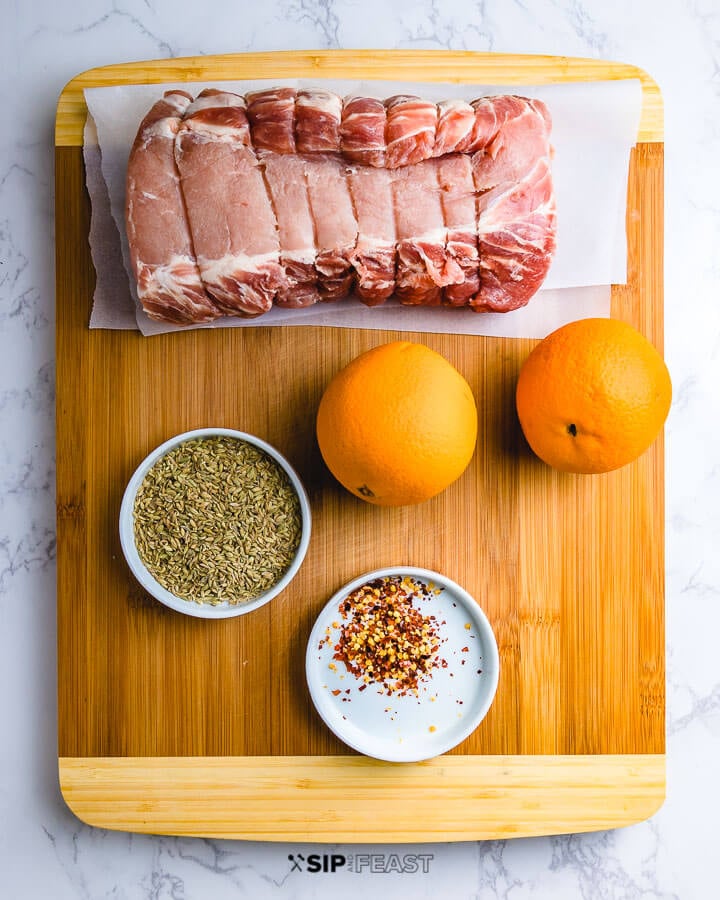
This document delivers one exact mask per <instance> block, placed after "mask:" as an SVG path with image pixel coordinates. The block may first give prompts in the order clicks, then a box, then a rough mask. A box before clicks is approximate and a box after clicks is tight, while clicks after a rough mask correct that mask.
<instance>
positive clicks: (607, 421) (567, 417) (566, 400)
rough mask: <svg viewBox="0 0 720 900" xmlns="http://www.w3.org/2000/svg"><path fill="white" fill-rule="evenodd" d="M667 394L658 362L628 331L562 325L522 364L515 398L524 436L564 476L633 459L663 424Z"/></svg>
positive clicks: (598, 323)
mask: <svg viewBox="0 0 720 900" xmlns="http://www.w3.org/2000/svg"><path fill="white" fill-rule="evenodd" d="M671 394H672V387H671V384H670V375H669V373H668V370H667V367H666V366H665V363H664V362H663V359H662V357H661V356H660V354H659V353H658V352H657V350H656V349H655V348H654V347H653V345H652V344H651V343H650V342H649V341H648V340H647V339H646V338H644V337H643V335H642V334H640V332H639V331H637V330H636V329H635V328H633V327H632V326H631V325H628V324H627V323H625V322H620V321H618V320H617V319H582V320H580V321H578V322H571V323H570V324H569V325H563V326H562V328H558V330H557V331H554V332H553V333H552V334H550V335H548V336H547V337H546V338H545V339H544V340H543V341H541V342H540V343H539V344H538V345H537V346H536V347H535V349H534V350H533V351H532V353H531V354H530V356H529V357H528V358H527V359H526V360H525V363H524V364H523V367H522V369H521V370H520V377H519V379H518V384H517V391H516V403H517V411H518V416H519V418H520V424H521V426H522V430H523V433H524V434H525V437H526V439H527V442H528V443H529V444H530V446H531V447H532V449H533V450H534V451H535V453H536V454H537V455H538V456H539V457H540V459H542V460H544V461H545V462H546V463H548V464H549V465H551V466H553V467H554V468H556V469H560V470H562V471H564V472H581V473H585V474H590V473H597V472H610V471H611V470H613V469H618V468H620V467H621V466H624V465H626V464H627V463H630V462H632V461H633V460H634V459H637V457H638V456H640V455H641V454H642V453H643V452H644V451H645V450H647V448H648V447H649V446H650V445H651V444H652V443H653V441H654V440H655V438H656V437H657V435H658V433H659V432H660V429H661V428H662V426H663V423H664V422H665V419H666V418H667V414H668V411H669V409H670V399H671Z"/></svg>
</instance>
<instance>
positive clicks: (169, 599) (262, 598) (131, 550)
mask: <svg viewBox="0 0 720 900" xmlns="http://www.w3.org/2000/svg"><path fill="white" fill-rule="evenodd" d="M207 437H231V438H237V439H238V440H241V441H245V442H246V443H248V444H252V445H253V446H255V447H257V448H258V449H259V450H262V451H263V452H264V453H266V454H267V455H268V456H269V457H271V458H272V459H274V460H275V462H277V463H278V465H279V466H280V467H281V468H282V469H284V471H285V472H286V473H287V476H288V478H289V479H290V483H291V484H292V486H293V488H294V489H295V492H296V494H297V496H298V500H299V501H300V513H301V516H302V531H301V536H300V544H299V545H298V549H297V552H296V553H295V558H294V559H293V561H292V563H291V564H290V566H289V568H288V569H287V571H286V572H285V574H284V575H283V576H282V578H280V580H279V581H278V582H276V583H275V584H274V585H273V586H272V587H271V588H268V590H266V591H264V592H263V593H262V594H260V595H259V596H258V597H255V598H254V599H253V600H248V601H247V602H246V603H237V604H231V603H227V602H225V603H221V604H218V605H217V606H213V605H212V604H210V603H195V602H194V601H192V600H184V599H182V598H181V597H176V596H175V594H173V593H171V592H170V591H168V590H167V589H166V588H164V587H163V586H162V585H161V584H160V583H159V582H158V581H157V580H156V579H155V578H154V577H153V575H152V574H151V573H150V571H149V570H148V569H147V567H146V566H145V564H144V563H143V561H142V560H141V559H140V555H139V554H138V551H137V547H136V546H135V535H134V527H133V508H134V505H135V495H136V494H137V491H138V488H139V487H140V485H141V484H142V481H143V479H144V478H145V475H146V474H147V472H148V471H149V469H150V468H151V467H152V466H153V465H154V464H155V463H156V462H157V461H158V459H160V457H161V456H164V455H165V454H166V453H167V452H168V451H170V450H172V449H174V448H175V447H177V446H178V445H179V444H182V443H184V442H185V441H191V440H195V439H197V438H207ZM310 527H311V517H310V503H309V501H308V497H307V494H306V493H305V488H304V487H303V485H302V482H301V481H300V479H299V478H298V475H297V473H296V472H295V470H294V469H293V467H292V466H291V465H290V463H289V462H288V461H287V460H286V459H285V457H284V456H283V455H282V454H281V453H279V452H278V451H277V450H276V449H275V448H274V447H272V446H271V445H270V444H268V443H266V442H265V441H263V440H260V438H257V437H255V436H254V435H252V434H246V433H245V432H243V431H234V430H233V429H230V428H198V429H196V430H195V431H186V432H184V433H183V434H178V435H177V436H176V437H173V438H170V440H168V441H165V443H164V444H161V445H160V446H159V447H157V448H156V449H155V450H153V452H152V453H150V454H149V455H148V456H146V457H145V459H144V460H143V461H142V462H141V463H140V465H139V466H138V467H137V469H136V470H135V472H134V473H133V476H132V478H131V479H130V481H129V482H128V486H127V488H126V489H125V493H124V495H123V499H122V504H121V506H120V544H121V546H122V550H123V554H124V555H125V559H126V560H127V564H128V565H129V566H130V570H131V571H132V573H133V575H134V576H135V577H136V578H137V580H138V581H139V582H140V584H141V585H142V586H143V587H144V588H145V590H146V591H147V592H148V593H149V594H152V596H153V597H155V599H156V600H159V601H160V602H161V603H164V604H165V606H169V607H170V609H174V610H176V611H177V612H181V613H185V614H186V615H188V616H196V617H197V618H200V619H227V618H230V617H231V616H242V615H244V614H245V613H249V612H252V610H254V609H258V607H260V606H264V605H265V604H266V603H269V602H270V600H272V599H273V597H277V595H278V594H279V593H280V592H281V591H283V590H285V588H286V587H287V586H288V585H289V584H290V582H291V581H292V579H293V578H294V577H295V575H296V574H297V571H298V569H299V568H300V566H301V564H302V561H303V559H304V558H305V554H306V553H307V548H308V544H309V543H310Z"/></svg>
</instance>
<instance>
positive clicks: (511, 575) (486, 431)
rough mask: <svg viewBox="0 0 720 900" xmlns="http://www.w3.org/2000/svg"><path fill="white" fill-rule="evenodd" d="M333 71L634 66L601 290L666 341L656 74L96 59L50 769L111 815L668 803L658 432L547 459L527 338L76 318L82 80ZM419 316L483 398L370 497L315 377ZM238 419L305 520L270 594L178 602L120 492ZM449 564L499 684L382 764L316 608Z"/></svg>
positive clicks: (96, 820)
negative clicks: (221, 604)
mask: <svg viewBox="0 0 720 900" xmlns="http://www.w3.org/2000/svg"><path fill="white" fill-rule="evenodd" d="M263 77H267V78H273V77H274V78H279V77H318V78H320V77H328V78H340V77H349V78H373V77H375V78H382V79H394V80H403V79H407V80H424V81H432V80H435V81H457V82H469V83H477V84H493V83H494V84H517V85H522V84H531V83H532V84H539V83H548V82H556V81H574V80H595V79H617V78H640V79H641V80H642V83H643V95H644V106H643V115H642V122H641V127H640V134H639V137H638V144H637V146H636V148H635V150H634V151H633V154H632V159H631V170H630V183H629V196H628V213H627V227H628V242H629V265H628V272H629V284H628V285H626V286H619V287H614V288H613V296H612V314H613V315H614V316H616V317H618V318H622V319H625V320H627V321H629V322H632V323H633V324H634V325H635V326H637V327H638V328H639V329H640V330H641V331H642V332H643V333H644V334H646V335H647V336H648V337H649V338H650V339H651V340H652V341H653V342H654V344H655V345H656V346H657V347H658V348H659V349H662V337H663V315H662V314H663V307H662V289H663V282H662V253H663V218H662V215H663V143H662V140H663V137H662V101H661V97H660V94H659V91H658V89H657V86H656V85H655V84H654V83H653V82H652V81H651V80H650V79H649V78H648V77H647V75H645V73H643V72H641V71H639V70H637V69H635V68H633V67H631V66H626V65H621V64H615V63H605V62H601V61H595V60H582V59H567V58H564V57H563V58H560V57H522V56H508V55H499V54H476V53H465V52H463V53H455V52H425V51H420V52H391V51H322V52H313V53H295V52H287V53H267V54H261V53H260V54H245V55H231V56H217V57H199V58H192V59H177V60H163V61H156V62H147V63H132V64H127V65H118V66H109V67H107V68H102V69H95V70H92V71H90V72H86V73H84V74H82V75H80V76H78V77H77V78H75V79H73V81H71V82H70V83H69V84H68V85H67V87H66V88H65V90H64V91H63V93H62V95H61V97H60V101H59V104H58V115H57V129H56V226H57V227H56V241H57V525H58V584H57V589H58V590H57V597H58V599H57V602H58V676H59V689H58V690H59V735H58V744H59V751H58V752H59V765H60V783H61V788H62V791H63V795H64V797H65V799H66V801H67V803H68V804H69V806H70V807H71V808H72V809H73V810H74V811H75V813H76V814H77V815H78V816H79V817H80V818H81V819H83V820H85V821H87V822H90V823H91V824H93V825H98V826H103V827H106V828H118V829H124V830H131V831H146V832H160V833H168V834H188V835H205V836H223V837H240V838H253V839H265V840H296V841H297V840H312V841H332V842H336V841H398V842H399V841H447V840H469V839H481V838H497V837H509V836H517V835H534V834H547V833H560V832H571V831H586V830H593V829H601V828H609V827H614V826H618V825H626V824H629V823H632V822H636V821H639V820H641V819H644V818H646V817H647V816H649V815H651V814H652V813H653V812H654V811H655V810H656V809H657V808H658V807H659V806H660V804H661V803H662V800H663V797H664V789H665V767H664V750H665V741H664V708H665V685H664V674H665V673H664V555H663V543H664V533H663V519H664V509H663V502H664V469H663V443H662V439H660V440H658V441H657V442H656V443H655V444H654V446H653V447H652V448H651V449H650V450H649V451H648V452H647V453H646V454H645V455H644V456H643V457H642V458H641V459H640V460H638V461H637V462H636V463H634V464H632V465H630V466H627V467H626V468H624V469H621V470H620V471H618V472H614V473H611V474H609V475H604V476H592V477H588V476H574V475H567V474H561V473H558V472H554V471H552V470H551V469H549V468H548V467H546V466H544V465H543V464H542V463H540V462H539V461H538V460H537V459H535V458H534V457H533V456H532V454H531V453H530V451H529V450H528V449H527V447H526V445H525V444H524V442H523V439H522V435H521V432H520V429H519V425H518V422H517V419H516V415H515V412H514V401H513V397H514V387H515V381H516V378H517V374H518V371H519V368H520V365H521V363H522V362H523V360H524V359H525V357H526V356H527V354H528V352H529V350H530V349H531V347H532V346H533V343H534V342H533V341H529V340H514V339H501V338H486V337H471V336H459V335H433V334H422V335H413V334H412V333H404V332H387V331H385V332H383V331H362V330H349V329H327V328H315V327H307V328H289V329H283V328H263V327H261V326H259V327H257V328H251V329H220V330H198V331H192V332H187V333H182V334H171V335H162V336H158V337H153V338H150V339H147V338H143V337H141V336H140V335H139V334H137V333H134V332H120V331H90V330H89V329H88V320H89V313H90V306H91V301H92V292H93V286H94V272H93V268H92V263H91V259H90V253H89V249H88V243H87V236H88V226H89V203H88V198H87V195H86V193H85V189H84V171H83V163H82V149H81V144H82V128H83V124H84V119H85V112H86V110H85V105H84V101H83V95H82V90H83V88H85V87H90V86H98V85H108V84H117V83H132V82H168V81H172V82H176V81H184V80H186V81H212V80H222V79H242V78H263ZM402 336H406V337H408V338H409V339H411V340H420V341H422V342H424V343H427V344H428V345H429V346H431V347H433V348H434V349H436V350H438V351H439V352H440V353H442V354H443V355H444V356H446V357H447V358H448V359H449V360H450V361H451V362H452V363H453V364H454V365H455V366H456V367H457V368H458V369H459V370H460V371H461V372H462V373H463V375H464V376H465V377H466V378H467V379H468V381H469V382H470V385H471V387H472V388H473V391H474V393H475V396H476V398H477V400H478V407H479V412H480V434H479V440H478V450H477V452H476V454H475V457H474V459H473V462H472V463H471V466H470V468H469V469H468V471H467V472H466V473H465V475H464V476H463V477H462V478H461V479H460V481H458V482H456V483H455V484H454V485H452V486H451V487H450V488H449V489H448V490H447V491H446V492H444V493H443V494H442V495H440V496H439V497H437V498H435V499H434V500H431V501H429V502H428V503H426V504H423V505H421V506H418V507H408V508H401V509H381V508H376V507H372V506H369V505H367V504H363V503H362V502H361V501H358V500H356V499H354V498H353V497H352V496H350V495H349V494H347V493H346V492H344V491H343V490H342V489H341V488H340V487H339V486H338V485H337V484H336V483H335V482H334V481H333V479H332V478H331V476H330V475H329V474H328V472H327V471H326V470H325V468H324V466H323V465H322V462H321V459H320V456H319V453H318V450H317V447H316V444H315V440H314V417H315V411H316V408H317V404H318V401H319V398H320V395H321V393H322V391H323V388H324V386H325V385H326V383H327V382H328V381H329V379H330V378H331V377H332V375H333V374H334V373H335V372H336V371H337V370H338V369H339V368H340V367H341V366H343V365H344V364H345V363H346V362H348V361H349V360H350V359H351V358H352V357H354V356H355V355H357V354H358V353H360V352H361V351H363V350H365V349H368V348H369V347H372V346H375V345H377V344H379V343H382V342H384V341H386V340H390V339H395V338H398V337H402ZM203 426H225V427H231V428H238V429H241V430H244V431H249V432H252V433H254V434H257V435H258V436H260V437H262V438H264V439H265V440H268V441H270V442H271V443H272V444H274V445H275V446H276V447H277V448H278V449H279V450H280V451H281V452H282V453H284V454H285V455H286V456H287V457H288V458H289V459H290V460H291V462H292V463H293V464H294V465H295V467H296V468H297V469H298V471H299V473H300V475H301V477H302V478H303V480H304V482H305V484H306V486H307V488H308V492H309V495H310V500H311V505H312V511H313V535H312V540H311V544H310V550H309V552H308V556H307V558H306V561H305V563H304V565H303V567H302V569H301V570H300V574H299V575H298V577H297V578H296V579H295V581H293V583H292V585H291V586H290V587H289V588H288V589H287V590H286V591H285V592H284V593H283V594H281V595H280V596H279V597H278V598H277V599H275V600H274V601H272V602H271V603H270V604H268V605H266V606H265V607H262V608H261V609H259V610H257V611H255V612H253V613H251V614H249V615H247V616H241V617H239V618H235V619H227V620H221V621H205V620H199V619H194V618H190V617H186V616H182V615H179V614H176V613H173V612H171V611H170V610H168V609H166V608H165V607H163V606H161V605H160V604H159V603H157V602H155V601H154V600H152V599H151V598H150V597H149V596H148V595H146V594H145V593H144V592H143V591H142V590H141V589H140V587H139V586H138V585H137V583H135V581H134V580H133V578H132V576H131V575H130V573H129V571H128V570H127V568H126V566H125V563H124V561H123V558H122V554H121V551H120V545H119V538H118V534H117V516H118V510H119V506H120V499H121V496H122V492H123V490H124V487H125V484H126V482H127V480H128V478H129V477H130V475H131V473H132V471H133V470H134V468H135V466H136V465H137V464H138V462H139V461H140V460H141V459H142V458H143V457H144V456H145V455H146V454H147V453H148V452H149V451H150V450H151V449H152V448H154V447H155V446H156V445H158V444H160V443H161V442H162V441H164V440H165V439H166V438H168V437H170V436H171V435H174V434H176V433H178V432H181V431H185V430H188V429H191V428H198V427H203ZM392 564H406V565H415V566H421V567H426V568H430V569H436V570H439V571H441V572H444V573H445V574H446V575H448V576H449V577H450V578H452V579H454V580H456V581H458V582H459V583H460V584H462V585H463V586H464V587H465V588H466V589H467V590H469V591H470V593H471V594H473V595H474V596H475V597H476V598H477V599H478V601H479V602H480V604H481V605H482V606H483V608H484V609H485V611H486V613H487V614H488V616H489V618H490V621H491V622H492V624H493V627H494V629H495V632H496V635H497V638H498V645H499V650H500V656H501V675H500V685H499V688H498V693H497V696H496V699H495V702H494V705H493V707H492V709H491V711H490V713H489V715H488V716H487V718H486V719H485V720H484V721H483V722H482V724H481V725H480V726H479V728H478V729H477V730H476V731H475V732H474V734H473V735H471V736H470V737H469V738H468V739H467V740H466V741H465V742H464V743H463V744H461V745H460V746H459V747H458V748H456V749H455V750H454V751H452V752H451V753H450V754H448V755H446V756H443V757H439V758H437V759H435V760H432V761H430V762H426V763H419V764H411V765H393V764H389V763H380V762H376V761H373V760H369V759H366V758H364V757H360V756H358V755H356V754H354V753H352V752H351V751H350V750H348V748H346V747H345V746H344V745H343V744H341V743H340V742H339V741H338V740H337V739H336V738H335V737H334V736H333V735H332V734H331V733H330V732H329V731H328V730H327V729H326V728H325V726H324V725H323V724H322V722H321V721H320V719H319V718H318V717H317V716H316V714H315V712H314V709H313V708H312V705H311V702H310V700H309V696H308V693H307V690H306V687H305V681H304V655H305V645H306V641H307V637H308V635H309V632H310V628H311V625H312V623H313V621H314V619H315V616H316V615H317V613H318V612H319V610H320V609H321V608H322V607H323V605H324V604H325V602H326V601H327V599H328V597H329V596H330V595H331V594H332V593H333V592H334V591H335V590H336V589H337V588H338V587H339V586H340V585H342V584H343V583H344V582H346V581H348V580H350V579H351V578H353V577H355V576H357V575H358V574H361V573H362V572H364V571H368V570H371V569H375V568H378V567H381V566H386V565H392Z"/></svg>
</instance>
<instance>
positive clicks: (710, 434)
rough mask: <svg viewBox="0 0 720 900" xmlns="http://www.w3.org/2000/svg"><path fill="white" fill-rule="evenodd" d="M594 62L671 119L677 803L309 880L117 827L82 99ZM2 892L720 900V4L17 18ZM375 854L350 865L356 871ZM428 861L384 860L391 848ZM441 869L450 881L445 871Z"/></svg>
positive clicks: (216, 10)
mask: <svg viewBox="0 0 720 900" xmlns="http://www.w3.org/2000/svg"><path fill="white" fill-rule="evenodd" d="M373 46H375V47H378V46H381V47H388V48H410V47H422V48H451V49H471V50H497V51H511V52H527V53H550V54H565V55H577V56H594V57H602V58H607V59H615V60H621V61H624V62H629V63H633V64H636V65H638V66H641V67H643V68H645V69H646V70H647V71H648V72H649V73H650V74H651V75H652V76H653V77H654V78H655V79H656V80H657V81H658V82H659V84H660V86H661V88H662V90H663V93H664V98H665V104H666V200H667V212H666V357H667V360H668V364H669V366H670V370H671V373H672V376H673V380H674V386H675V400H674V403H673V409H672V412H671V415H670V419H669V422H668V427H667V435H668V441H667V446H668V456H669V465H668V479H667V610H668V615H667V647H668V715H667V728H668V744H667V752H668V796H667V801H666V803H665V806H664V807H663V808H662V810H661V811H660V812H658V813H657V814H656V815H655V816H654V817H653V818H652V819H651V820H650V821H648V822H645V823H643V824H640V825H637V826H633V827H631V828H627V829H624V830H619V831H614V832H604V833H597V834H590V835H585V836H564V837H553V838H546V839H534V840H520V841H509V842H499V841H498V842H490V843H464V844H456V845H437V844H436V845H426V846H423V847H419V848H415V849H416V850H417V852H420V853H427V854H431V856H432V858H431V859H427V860H426V862H424V863H423V862H422V860H421V861H420V862H419V864H418V872H417V874H404V875H401V874H376V873H372V872H369V871H367V869H369V868H370V866H368V867H366V874H365V875H363V876H360V875H357V874H354V873H350V872H347V871H344V872H342V871H341V872H338V873H335V874H334V875H330V874H323V873H319V874H313V873H310V872H308V871H304V872H298V871H297V870H296V871H291V868H292V863H291V861H290V860H289V858H288V857H289V854H290V853H303V854H304V855H306V856H307V854H308V853H311V852H313V851H317V850H319V851H320V852H324V851H332V850H333V849H336V848H323V847H320V848H317V847H315V848H313V847H309V846H306V847H302V846H288V845H263V844H254V843H241V842H232V841H228V842H223V841H206V840H189V839H175V838H165V837H146V836H134V835H128V834H120V833H112V832H102V831H99V830H95V829H93V828H90V827H88V826H85V825H83V824H82V823H80V822H79V821H78V820H77V819H76V818H75V817H74V816H73V815H72V813H70V812H69V810H68V809H67V808H66V807H65V805H64V804H63V801H62V799H61V797H60V793H59V790H58V785H57V774H56V721H55V719H56V699H55V693H56V675H55V669H56V651H55V611H54V610H55V538H54V474H53V473H54V406H53V403H54V390H53V383H54V301H53V297H54V282H53V279H54V275H53V254H54V244H53V153H52V144H53V142H52V131H53V121H54V114H55V103H56V100H57V97H58V94H59V93H60V91H61V89H62V87H63V85H64V84H65V83H66V82H67V81H68V80H69V79H70V78H71V77H72V76H73V75H75V74H77V73H78V72H80V71H82V70H84V69H87V68H90V67H92V66H98V65H104V64H108V63H113V62H121V61H126V60H132V59H148V58H155V57H166V56H182V55H188V54H198V53H202V54H207V53H218V52H231V51H243V50H257V49H264V50H278V49H300V48H317V47H350V48H352V47H373ZM0 59H2V61H3V67H2V68H3V72H4V79H3V82H4V108H5V116H4V119H3V128H2V131H1V132H0V373H1V374H2V381H1V387H0V616H1V620H2V627H0V672H1V673H2V679H1V680H2V683H3V684H4V685H5V688H4V689H3V691H2V693H3V701H2V707H1V708H0V722H1V723H2V729H3V739H2V741H0V773H1V774H0V884H1V885H2V888H0V894H1V895H2V896H3V897H7V898H8V900H26V898H27V900H34V898H52V900H70V898H88V900H100V898H108V900H109V898H113V900H170V898H173V900H181V898H185V900H195V898H212V900H224V898H231V897H232V898H235V897H250V898H258V900H259V898H264V897H297V898H310V897H326V896H327V897H330V896H338V895H341V896H345V897H354V896H361V895H364V894H366V893H368V892H369V891H373V892H375V893H376V894H377V895H378V896H382V897H408V898H410V897H412V898H421V897H433V898H437V897H439V898H445V897H452V898H458V900H464V898H471V897H472V898H481V900H487V898H492V897H501V898H510V900H523V898H533V900H541V898H542V900H544V898H548V900H551V898H552V900H558V898H566V897H567V898H578V897H582V898H585V900H591V898H602V900H606V898H608V900H609V898H613V900H615V898H617V900H620V898H623V900H625V898H628V900H630V898H632V900H635V898H637V900H641V898H642V900H649V898H664V900H666V898H682V900H689V898H702V900H705V898H710V897H713V896H717V886H716V881H717V878H718V874H719V870H718V862H717V860H718V847H717V837H716V828H715V821H716V820H715V809H716V806H717V805H719V804H720V778H719V777H718V762H717V760H718V759H720V713H719V711H720V663H719V662H718V653H717V649H716V647H717V635H718V632H720V603H719V599H720V553H718V546H720V513H718V510H719V509H720V503H719V502H718V500H720V491H719V490H718V484H719V482H720V475H719V473H720V464H719V463H718V460H720V418H719V417H718V404H717V396H718V387H717V386H718V384H720V303H718V276H719V274H720V263H719V262H718V260H719V259H720V250H719V248H720V174H718V171H719V170H718V164H717V160H718V159H720V5H719V4H718V2H717V0H682V2H681V0H663V2H662V3H657V2H655V0H630V2H628V0H476V2H472V3H470V2H462V0H448V2H443V3H441V2H440V0H397V2H388V0H382V2H381V0H263V2H258V3H254V2H253V3H251V2H247V0H246V2H242V0H234V2H230V0H205V2H202V3H189V2H187V0H175V2H170V0H112V2H109V0H105V2H102V0H73V2H68V3H53V2H51V0H30V2H26V3H18V2H3V3H2V27H1V28H0ZM343 849H344V850H345V852H348V853H350V852H357V849H358V848H354V849H353V848H337V849H336V852H343ZM412 849H413V848H408V847H396V848H393V847H387V846H385V847H377V848H363V850H365V851H367V852H368V853H373V852H377V853H383V854H385V858H386V857H387V854H389V853H391V852H394V851H397V852H399V853H401V854H404V853H407V852H411V850H412ZM423 868H426V869H427V870H428V871H427V872H423Z"/></svg>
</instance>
